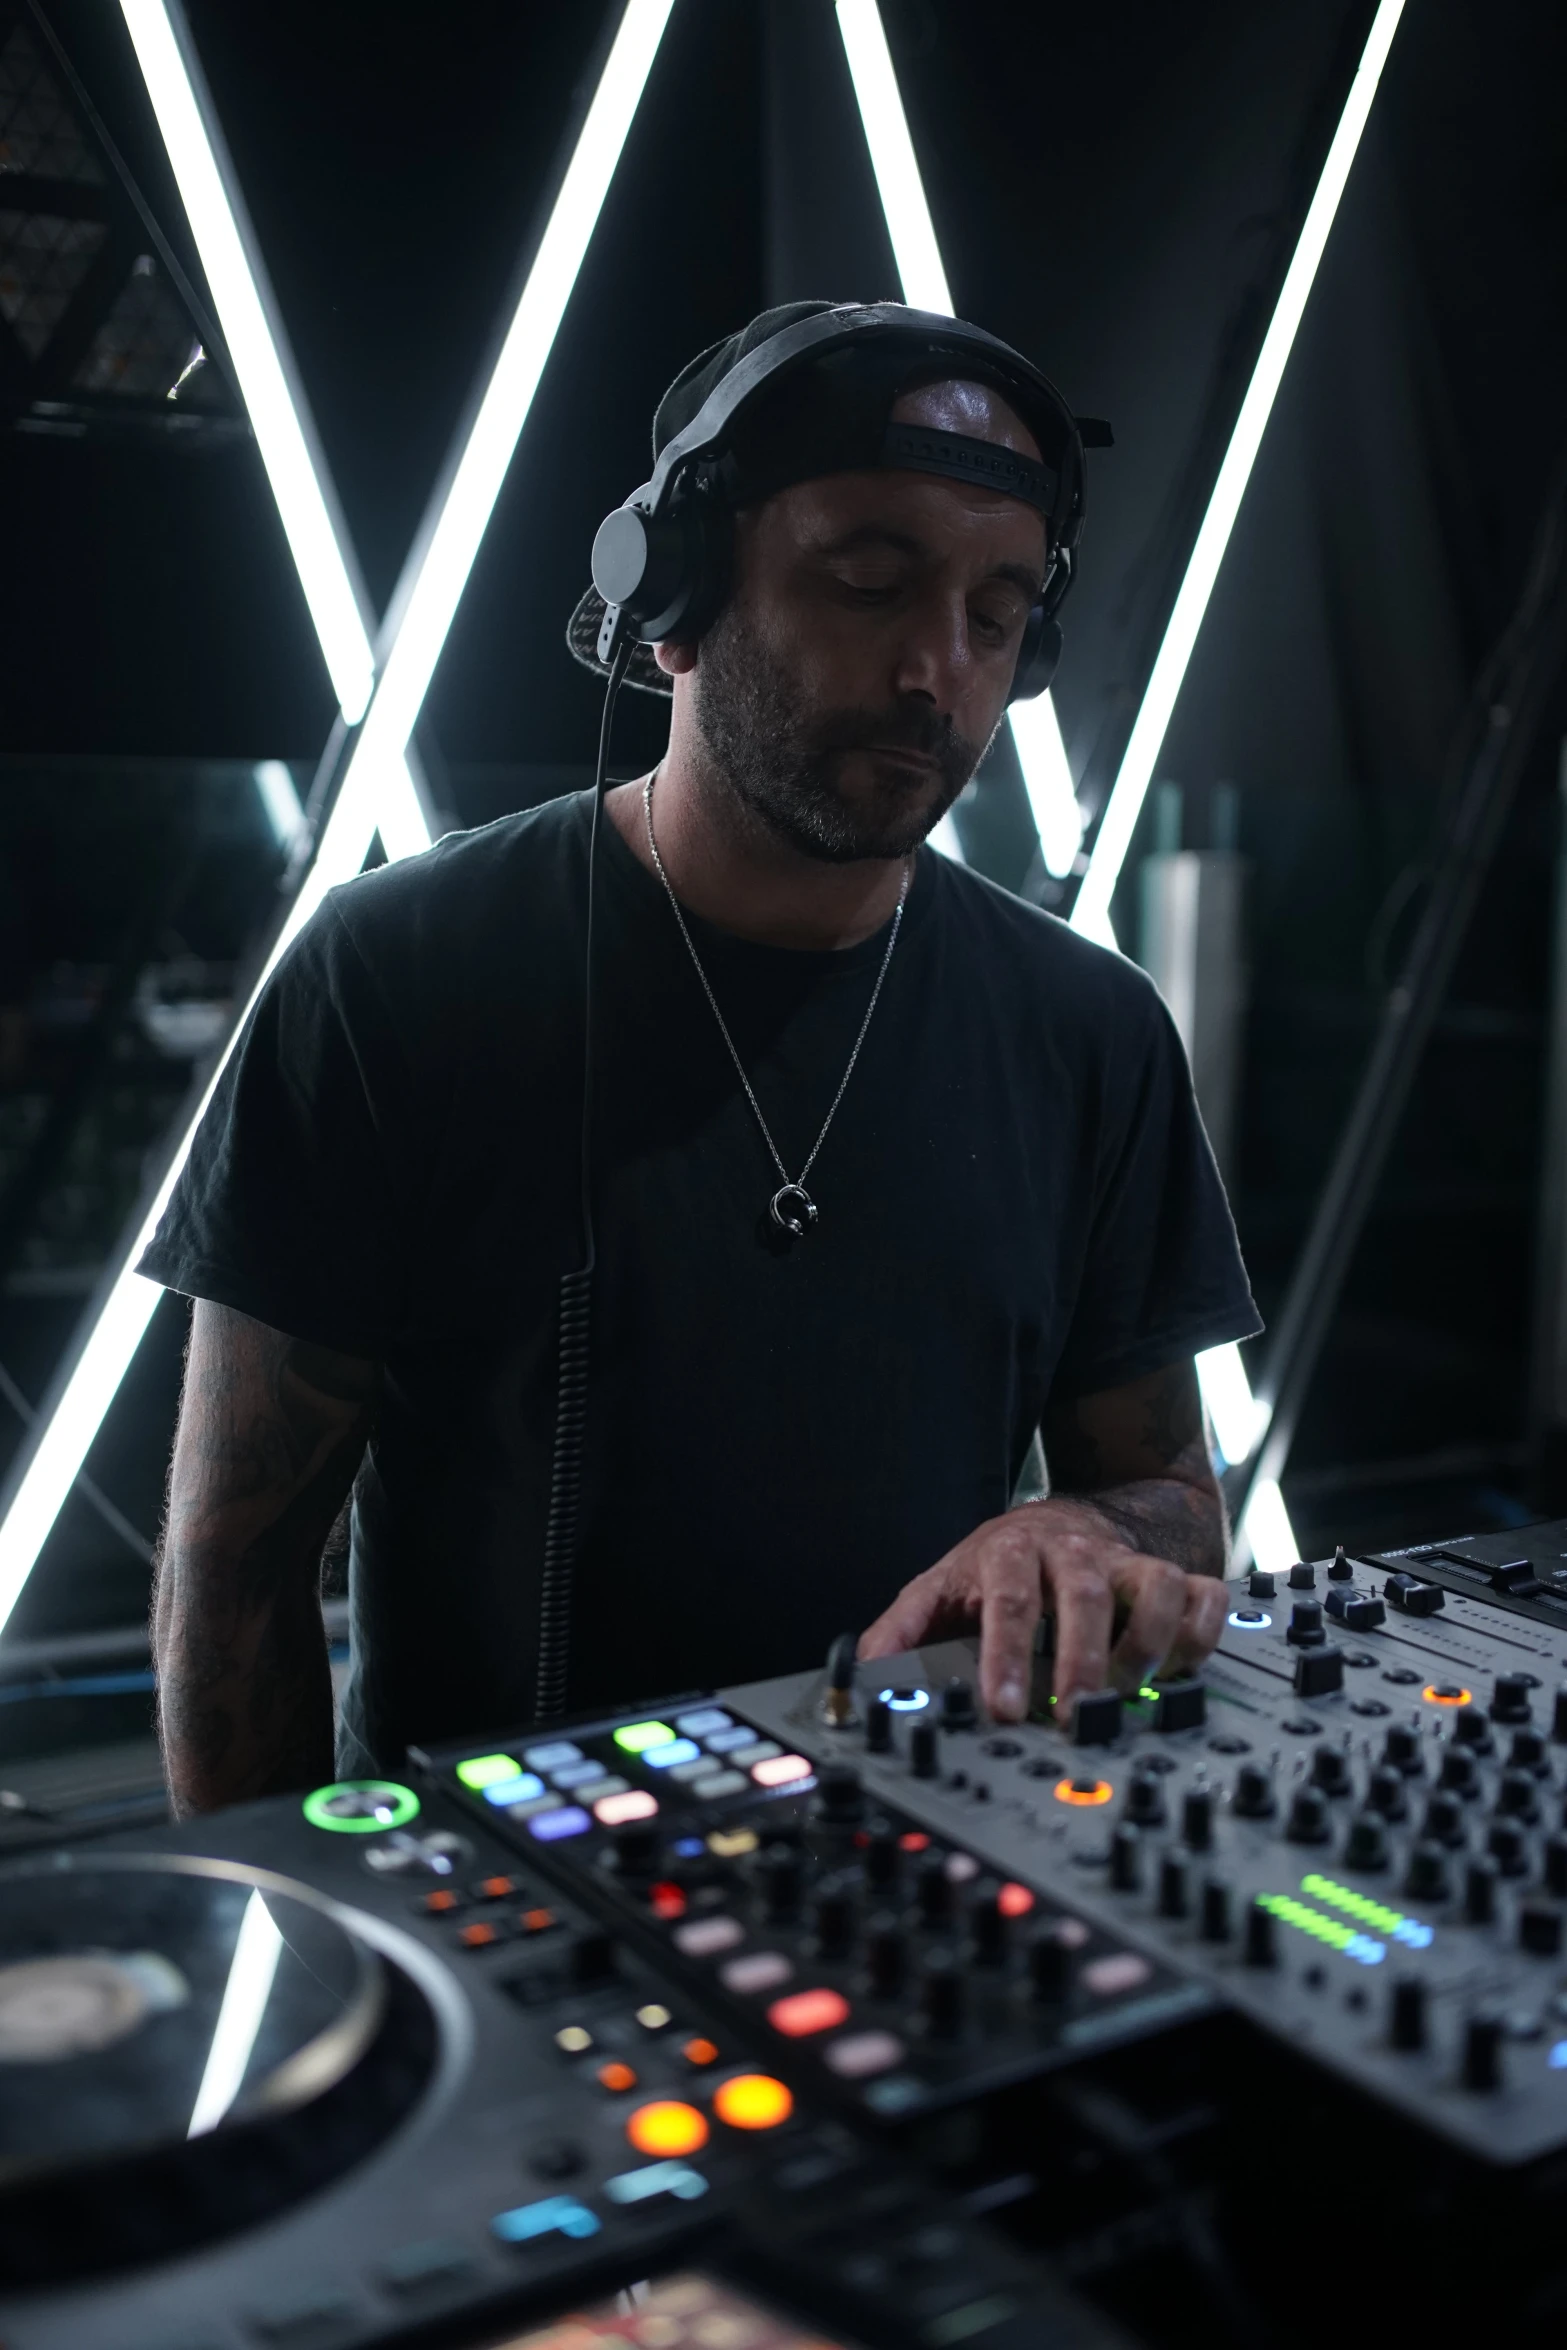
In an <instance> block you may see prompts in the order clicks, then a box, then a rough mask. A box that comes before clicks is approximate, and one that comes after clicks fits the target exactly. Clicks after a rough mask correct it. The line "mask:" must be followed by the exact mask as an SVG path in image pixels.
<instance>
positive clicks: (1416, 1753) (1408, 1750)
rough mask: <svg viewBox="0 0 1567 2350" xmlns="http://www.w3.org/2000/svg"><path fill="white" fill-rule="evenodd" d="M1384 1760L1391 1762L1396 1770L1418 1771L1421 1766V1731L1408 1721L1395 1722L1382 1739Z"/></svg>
mask: <svg viewBox="0 0 1567 2350" xmlns="http://www.w3.org/2000/svg"><path fill="white" fill-rule="evenodd" d="M1382 1760H1383V1761H1384V1762H1386V1763H1391V1764H1392V1766H1393V1768H1394V1770H1395V1771H1406V1772H1409V1771H1418V1770H1419V1768H1420V1733H1419V1731H1418V1730H1416V1729H1412V1728H1411V1726H1410V1725H1409V1723H1408V1722H1394V1723H1392V1724H1391V1725H1390V1726H1389V1729H1388V1733H1387V1736H1386V1737H1385V1738H1384V1739H1383V1741H1382Z"/></svg>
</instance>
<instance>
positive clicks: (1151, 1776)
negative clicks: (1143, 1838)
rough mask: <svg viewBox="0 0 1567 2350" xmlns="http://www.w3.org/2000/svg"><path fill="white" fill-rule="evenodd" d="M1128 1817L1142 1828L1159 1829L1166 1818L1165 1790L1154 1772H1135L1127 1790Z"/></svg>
mask: <svg viewBox="0 0 1567 2350" xmlns="http://www.w3.org/2000/svg"><path fill="white" fill-rule="evenodd" d="M1126 1816H1127V1818H1128V1819H1129V1820H1135V1821H1136V1822H1137V1824H1138V1826H1139V1827H1140V1828H1157V1827H1158V1826H1159V1825H1160V1823H1161V1822H1162V1820H1163V1818H1164V1789H1163V1787H1162V1786H1161V1784H1160V1782H1159V1779H1158V1777H1157V1775H1156V1774H1155V1773H1154V1772H1153V1771H1137V1772H1134V1774H1133V1777H1132V1782H1131V1785H1130V1786H1129V1787H1128V1788H1127V1790H1126Z"/></svg>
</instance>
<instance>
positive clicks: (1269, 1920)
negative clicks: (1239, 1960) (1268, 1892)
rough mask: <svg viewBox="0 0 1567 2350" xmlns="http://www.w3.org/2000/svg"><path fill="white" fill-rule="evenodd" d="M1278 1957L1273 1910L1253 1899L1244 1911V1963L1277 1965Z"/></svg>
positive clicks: (1250, 1964) (1249, 1964)
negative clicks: (1265, 1907)
mask: <svg viewBox="0 0 1567 2350" xmlns="http://www.w3.org/2000/svg"><path fill="white" fill-rule="evenodd" d="M1278 1959H1279V1954H1278V1947H1277V1936H1276V1934H1275V1931H1274V1924H1273V1912H1272V1910H1271V1909H1264V1908H1263V1906H1262V1903H1261V1902H1260V1901H1254V1902H1252V1903H1251V1905H1250V1907H1249V1908H1248V1909H1247V1912H1246V1964H1247V1965H1248V1966H1277V1964H1278Z"/></svg>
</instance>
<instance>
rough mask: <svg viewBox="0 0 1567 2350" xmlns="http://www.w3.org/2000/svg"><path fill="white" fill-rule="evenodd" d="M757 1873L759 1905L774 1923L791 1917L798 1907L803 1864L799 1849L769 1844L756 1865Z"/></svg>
mask: <svg viewBox="0 0 1567 2350" xmlns="http://www.w3.org/2000/svg"><path fill="white" fill-rule="evenodd" d="M756 1873H757V1880H758V1882H759V1884H760V1885H761V1888H762V1905H763V1907H764V1908H765V1910H766V1912H767V1915H768V1916H769V1918H771V1919H773V1920H774V1921H775V1922H779V1921H781V1920H783V1919H784V1918H792V1917H793V1915H794V1913H795V1911H796V1910H797V1909H798V1908H799V1906H800V1882H801V1875H802V1867H801V1860H800V1855H799V1854H798V1852H796V1851H795V1850H794V1849H793V1848H792V1847H791V1846H790V1845H787V1844H769V1845H768V1846H767V1847H766V1848H765V1850H764V1851H763V1853H762V1855H761V1858H760V1859H759V1860H758V1862H757V1864H756Z"/></svg>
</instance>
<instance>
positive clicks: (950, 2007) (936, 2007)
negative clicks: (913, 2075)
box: [920, 1950, 963, 2040]
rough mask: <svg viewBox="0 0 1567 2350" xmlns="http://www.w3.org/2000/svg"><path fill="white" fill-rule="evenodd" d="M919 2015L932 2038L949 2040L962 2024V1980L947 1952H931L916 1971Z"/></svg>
mask: <svg viewBox="0 0 1567 2350" xmlns="http://www.w3.org/2000/svg"><path fill="white" fill-rule="evenodd" d="M920 2012H921V2014H922V2015H923V2016H924V2018H925V2029H926V2030H927V2031H928V2032H929V2033H930V2034H931V2035H932V2036H933V2037H934V2038H936V2039H941V2040H950V2039H953V2038H954V2037H955V2036H956V2034H957V2031H958V2029H959V2026H960V2025H961V2024H962V2021H963V1977H962V1976H961V1975H960V1974H959V1972H958V1970H957V1966H956V1964H955V1962H954V1960H953V1958H952V1956H951V1954H950V1953H949V1952H948V1951H945V1950H933V1951H932V1952H931V1954H930V1956H929V1958H927V1959H926V1961H925V1964H924V1966H923V1968H922V1969H921V1971H920Z"/></svg>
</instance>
